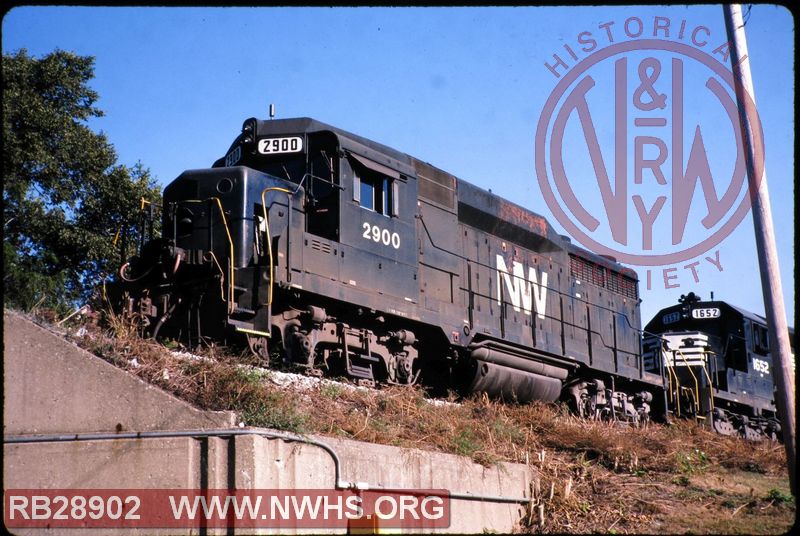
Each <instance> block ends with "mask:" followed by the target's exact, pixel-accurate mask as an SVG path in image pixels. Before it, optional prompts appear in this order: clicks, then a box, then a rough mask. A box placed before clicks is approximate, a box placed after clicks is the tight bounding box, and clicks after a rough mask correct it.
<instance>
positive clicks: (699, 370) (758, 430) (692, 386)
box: [643, 293, 794, 439]
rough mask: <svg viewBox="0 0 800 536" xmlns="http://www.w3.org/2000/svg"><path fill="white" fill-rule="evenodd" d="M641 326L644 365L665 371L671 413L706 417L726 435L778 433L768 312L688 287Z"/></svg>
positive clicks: (775, 435)
mask: <svg viewBox="0 0 800 536" xmlns="http://www.w3.org/2000/svg"><path fill="white" fill-rule="evenodd" d="M644 329H645V334H646V335H645V337H644V342H643V349H644V358H645V368H646V369H647V370H649V371H651V372H653V373H658V374H662V375H663V376H664V378H665V392H666V396H667V403H668V406H669V408H670V410H671V412H672V413H673V414H674V415H677V416H686V417H694V418H697V419H700V420H704V421H707V422H708V423H709V424H710V425H711V426H712V427H713V429H714V430H716V431H717V432H719V433H721V434H725V435H740V436H742V437H746V438H748V439H764V438H770V439H779V438H780V436H781V427H780V421H779V420H778V417H777V413H776V408H775V383H774V379H773V374H774V370H773V362H772V355H771V353H770V348H769V337H768V335H767V324H766V320H765V319H764V318H763V317H761V316H758V315H755V314H753V313H750V312H748V311H745V310H742V309H739V308H738V307H734V306H732V305H730V304H728V303H725V302H723V301H714V300H713V298H712V300H710V301H701V300H700V298H699V297H698V296H696V295H695V294H694V293H689V294H688V295H686V296H682V297H681V300H680V303H679V304H678V305H675V306H672V307H668V308H666V309H662V310H661V311H660V312H659V313H658V314H657V315H656V316H655V317H654V318H653V319H652V320H651V321H650V322H649V323H648V324H647V325H646V326H645V328H644ZM793 335H794V334H793V331H792V330H790V339H792V340H793V339H794V337H793Z"/></svg>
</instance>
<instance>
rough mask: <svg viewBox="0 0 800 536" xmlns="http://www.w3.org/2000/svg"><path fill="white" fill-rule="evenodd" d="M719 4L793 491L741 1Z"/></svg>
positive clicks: (786, 395)
mask: <svg viewBox="0 0 800 536" xmlns="http://www.w3.org/2000/svg"><path fill="white" fill-rule="evenodd" d="M722 10H723V12H724V14H725V27H726V29H727V31H728V43H729V44H730V52H731V64H732V66H733V80H734V85H735V89H736V98H737V100H738V102H739V121H740V124H741V127H742V141H743V142H744V153H745V163H746V165H747V177H748V180H749V183H750V200H751V205H752V209H753V225H754V226H755V232H756V248H757V249H758V265H759V268H760V270H761V288H762V292H763V293H764V307H765V309H766V314H767V325H768V327H769V348H770V353H771V354H772V366H773V373H774V375H775V376H774V378H775V385H776V386H777V391H778V392H777V394H776V397H775V402H776V405H777V407H778V415H779V416H780V418H781V427H782V428H783V441H784V446H785V448H786V461H787V463H788V465H789V482H790V486H791V490H792V494H793V495H795V496H796V495H797V487H796V479H795V464H796V460H795V456H796V455H795V452H796V450H795V437H796V435H795V405H794V402H795V399H794V393H795V386H794V373H793V371H792V363H791V347H790V345H789V327H788V325H787V323H786V309H785V307H784V304H783V290H782V288H781V278H780V271H779V269H778V254H777V251H776V248H775V233H774V231H773V228H772V209H771V208H770V204H769V191H768V190H767V170H766V168H765V167H764V146H763V137H762V132H761V128H760V125H759V119H758V115H757V113H756V97H755V93H754V92H753V80H752V78H751V76H750V58H749V57H748V56H747V40H746V38H745V35H744V22H743V20H742V7H741V6H740V5H738V4H735V5H727V4H726V5H723V6H722Z"/></svg>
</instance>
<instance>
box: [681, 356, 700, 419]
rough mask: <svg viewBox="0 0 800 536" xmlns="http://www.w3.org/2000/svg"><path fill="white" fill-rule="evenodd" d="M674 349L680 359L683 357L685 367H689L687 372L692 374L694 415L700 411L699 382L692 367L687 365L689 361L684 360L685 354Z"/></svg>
mask: <svg viewBox="0 0 800 536" xmlns="http://www.w3.org/2000/svg"><path fill="white" fill-rule="evenodd" d="M676 351H677V352H678V353H679V354H680V356H681V359H683V362H684V364H685V365H686V368H687V369H689V374H691V375H692V379H693V380H694V411H695V415H697V414H698V413H699V411H700V403H699V400H700V383H699V382H698V381H697V376H695V374H694V371H693V370H692V367H690V366H689V362H688V361H687V360H686V356H685V355H683V352H681V351H680V350H676Z"/></svg>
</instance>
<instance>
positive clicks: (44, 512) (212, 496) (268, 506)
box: [4, 489, 450, 529]
mask: <svg viewBox="0 0 800 536" xmlns="http://www.w3.org/2000/svg"><path fill="white" fill-rule="evenodd" d="M4 518H5V519H4V521H5V524H6V526H7V527H9V528H37V527H50V528H73V527H83V528H93V527H96V528H193V527H210V528H224V527H231V526H236V527H271V528H280V527H293V528H323V527H326V528H337V527H343V528H346V527H348V526H350V525H351V524H353V523H354V522H370V523H373V524H376V525H380V526H382V527H394V528H416V529H421V528H425V529H428V528H446V527H449V526H450V499H449V492H448V491H447V490H416V489H409V490H393V491H392V492H381V491H372V490H341V491H329V490H319V489H303V490H274V489H263V490H227V489H225V490H202V489H194V490H185V489H183V490H181V489H149V490H145V489H117V490H113V489H95V490H91V489H18V490H6V491H5V492H4Z"/></svg>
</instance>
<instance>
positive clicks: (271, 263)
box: [261, 176, 305, 307]
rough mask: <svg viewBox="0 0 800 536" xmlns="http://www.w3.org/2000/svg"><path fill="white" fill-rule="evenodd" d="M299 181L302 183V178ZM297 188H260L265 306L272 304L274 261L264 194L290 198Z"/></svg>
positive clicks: (298, 187)
mask: <svg viewBox="0 0 800 536" xmlns="http://www.w3.org/2000/svg"><path fill="white" fill-rule="evenodd" d="M303 179H305V176H303ZM300 182H301V183H302V180H301V181H300ZM299 190H300V185H299V184H298V186H297V189H296V190H295V191H294V192H293V191H291V190H289V189H287V188H281V187H279V186H269V187H267V188H264V189H263V190H261V210H262V211H263V213H264V234H265V235H266V236H265V238H266V242H267V252H268V253H267V257H268V258H269V288H268V290H267V303H266V304H265V305H267V307H269V306H271V305H272V287H273V285H274V279H275V266H274V264H275V262H274V258H273V256H272V237H271V235H270V232H269V218H268V217H267V201H266V198H265V197H264V196H265V195H266V193H267V192H283V193H285V194H286V195H287V196H289V198H290V199H291V197H293V196H294V194H296V193H297V192H298V191H299ZM289 210H290V211H291V210H292V207H291V206H290V207H289Z"/></svg>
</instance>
